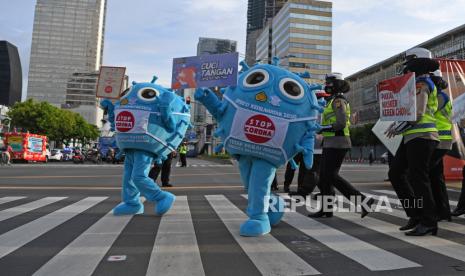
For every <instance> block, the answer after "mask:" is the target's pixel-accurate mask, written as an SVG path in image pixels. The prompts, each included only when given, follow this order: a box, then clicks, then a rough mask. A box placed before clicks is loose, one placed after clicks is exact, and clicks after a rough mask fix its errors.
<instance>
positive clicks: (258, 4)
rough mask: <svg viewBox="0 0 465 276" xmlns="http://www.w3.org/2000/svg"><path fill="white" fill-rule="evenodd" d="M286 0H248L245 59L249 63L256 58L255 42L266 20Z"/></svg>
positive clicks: (252, 62)
mask: <svg viewBox="0 0 465 276" xmlns="http://www.w3.org/2000/svg"><path fill="white" fill-rule="evenodd" d="M286 1H287V0H249V3H248V7H247V38H246V46H245V47H246V49H245V57H246V58H245V59H246V62H247V63H248V64H249V65H253V64H254V63H255V60H256V55H255V53H256V48H255V46H256V42H257V37H258V35H259V34H260V33H261V32H262V29H263V28H264V27H265V25H266V23H267V21H268V20H270V19H271V18H273V16H275V15H276V14H277V13H278V12H279V10H280V9H281V8H282V7H283V5H284V4H285V3H286Z"/></svg>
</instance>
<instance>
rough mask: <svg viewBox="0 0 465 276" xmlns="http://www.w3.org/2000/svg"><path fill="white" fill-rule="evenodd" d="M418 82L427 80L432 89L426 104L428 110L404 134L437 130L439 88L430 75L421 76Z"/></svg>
mask: <svg viewBox="0 0 465 276" xmlns="http://www.w3.org/2000/svg"><path fill="white" fill-rule="evenodd" d="M416 82H417V83H418V82H425V83H426V84H427V85H428V88H429V90H430V91H431V92H430V93H429V95H428V103H427V105H426V112H425V114H423V116H422V117H421V119H420V121H418V123H417V124H416V125H414V126H413V127H412V128H409V129H408V130H406V131H405V132H404V133H402V135H404V136H405V135H409V134H415V133H425V132H437V131H438V129H437V127H436V117H435V113H436V111H437V110H438V90H437V89H436V86H435V85H434V83H433V81H432V80H431V78H430V77H419V78H417V79H416Z"/></svg>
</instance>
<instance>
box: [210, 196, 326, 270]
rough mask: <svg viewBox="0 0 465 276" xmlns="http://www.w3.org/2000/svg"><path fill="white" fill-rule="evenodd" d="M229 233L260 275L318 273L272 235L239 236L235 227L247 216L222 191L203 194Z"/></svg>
mask: <svg viewBox="0 0 465 276" xmlns="http://www.w3.org/2000/svg"><path fill="white" fill-rule="evenodd" d="M205 198H206V199H207V200H208V202H209V203H210V205H211V206H212V208H213V209H214V210H215V212H216V213H217V214H218V216H219V217H220V218H221V220H222V221H223V223H224V224H225V226H226V228H227V229H228V230H229V232H230V233H231V235H232V236H233V237H234V239H235V240H236V241H237V243H238V244H239V245H240V246H241V247H242V249H243V250H244V252H245V253H246V254H247V256H248V257H249V258H250V260H251V261H252V262H253V263H254V264H255V266H256V267H257V269H258V270H259V271H260V272H261V273H262V274H263V275H316V274H320V272H318V270H316V269H315V268H313V267H312V266H311V265H309V264H308V263H307V262H305V261H304V260H302V259H301V258H300V257H299V256H297V255H296V254H295V253H294V252H292V251H291V250H290V249H289V248H287V247H286V246H285V245H284V244H282V243H281V242H279V241H278V240H277V239H276V238H274V237H273V236H272V235H270V234H267V235H263V236H260V237H242V236H240V235H239V228H240V225H241V224H242V222H244V221H245V220H246V219H247V216H246V215H245V214H244V213H243V212H242V211H241V210H239V209H238V208H237V207H236V206H235V205H234V204H232V203H231V202H230V201H229V200H228V199H227V198H226V197H224V196H223V195H206V196H205Z"/></svg>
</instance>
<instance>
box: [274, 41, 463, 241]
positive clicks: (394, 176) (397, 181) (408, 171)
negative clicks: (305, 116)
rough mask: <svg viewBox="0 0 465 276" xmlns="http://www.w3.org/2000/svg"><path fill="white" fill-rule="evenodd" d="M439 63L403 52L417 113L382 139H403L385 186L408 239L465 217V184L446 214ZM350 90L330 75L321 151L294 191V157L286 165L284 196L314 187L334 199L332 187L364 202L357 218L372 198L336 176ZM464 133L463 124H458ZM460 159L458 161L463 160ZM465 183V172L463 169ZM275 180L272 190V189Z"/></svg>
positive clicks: (446, 126) (424, 53) (446, 113)
mask: <svg viewBox="0 0 465 276" xmlns="http://www.w3.org/2000/svg"><path fill="white" fill-rule="evenodd" d="M438 69H439V63H438V62H437V61H435V60H434V59H433V58H432V55H431V52H430V51H428V50H426V49H423V48H414V49H411V50H409V51H408V52H407V55H406V61H405V63H404V69H403V74H407V73H410V72H414V73H415V75H416V105H417V106H416V110H417V120H416V121H413V122H394V123H393V124H392V125H391V126H390V127H389V128H388V129H387V130H386V133H385V134H386V136H387V137H388V138H392V137H394V136H396V135H402V143H401V144H400V147H399V148H398V150H397V152H396V153H395V154H394V155H390V158H389V167H390V168H389V179H388V180H389V181H390V182H391V183H392V186H393V188H394V190H395V192H396V194H397V196H398V198H399V199H400V202H401V203H402V207H403V208H404V210H405V212H406V214H407V216H408V218H409V220H408V222H407V224H406V225H404V226H402V227H400V228H399V230H401V231H407V232H405V234H406V235H409V236H424V235H427V234H433V235H436V234H437V232H438V222H439V221H441V220H447V221H451V217H452V216H460V215H463V214H465V179H464V180H463V183H462V191H461V195H460V199H459V202H458V205H457V207H456V208H455V210H453V211H452V212H451V208H450V205H449V198H448V193H447V188H446V183H445V177H444V173H443V171H444V165H443V157H444V156H445V155H446V153H448V152H449V151H450V150H451V148H452V144H453V143H454V142H459V143H461V142H462V141H463V140H462V141H454V139H453V134H452V129H453V123H452V121H451V117H452V103H451V99H450V97H449V94H448V93H447V92H446V91H445V90H446V89H447V88H448V84H447V82H446V81H445V80H444V79H442V76H441V74H440V71H439V70H438ZM349 90H350V87H349V85H348V83H347V82H346V81H344V80H343V78H342V76H341V75H340V74H336V73H333V74H331V75H328V76H327V77H326V83H325V92H326V93H325V95H320V97H321V96H323V97H324V98H325V99H326V101H327V105H326V107H325V109H324V112H323V114H322V131H321V132H320V133H319V134H318V137H320V138H322V140H323V141H322V148H323V150H322V152H320V151H319V149H318V148H319V146H320V144H319V143H316V146H315V154H314V159H315V163H314V167H313V168H312V170H307V169H305V167H304V166H300V167H299V176H298V181H297V183H298V184H297V191H290V189H289V186H290V183H292V179H293V177H294V171H295V170H296V168H295V166H292V163H293V162H295V163H300V164H301V165H302V162H301V157H299V155H297V156H296V157H295V158H294V160H293V162H289V163H288V165H287V167H286V172H285V175H284V178H285V179H284V191H285V192H288V193H289V194H290V195H299V196H308V195H309V194H311V193H312V192H313V190H314V188H315V187H316V186H318V188H319V190H320V194H314V198H318V197H320V196H334V194H335V192H334V188H336V189H337V190H339V192H340V193H341V194H342V195H343V196H344V197H346V198H348V199H349V198H351V197H353V196H359V198H360V199H361V201H364V202H365V204H363V205H362V206H361V207H362V218H363V217H364V216H366V215H367V214H368V213H369V212H370V211H371V208H370V207H371V205H373V204H374V199H373V198H366V197H365V195H363V194H362V193H360V191H358V190H357V189H356V188H355V187H353V186H352V185H351V184H350V183H349V182H348V181H346V180H345V179H344V178H342V177H341V176H340V175H339V170H340V168H341V164H342V161H343V159H344V156H345V155H346V153H347V151H348V150H349V149H350V148H351V141H350V136H349V126H350V121H349V118H350V106H349V103H348V101H347V99H346V98H345V97H344V94H345V93H347V92H348V91H349ZM458 126H459V127H460V128H461V131H462V133H463V128H464V127H465V120H462V121H461V122H460V124H459V125H458ZM463 158H464V156H462V159H463ZM374 159H375V157H374V152H373V151H370V157H369V161H370V165H371V164H372V163H373V162H374ZM463 176H464V178H465V167H464V170H463ZM277 189H278V185H277V179H276V178H275V180H274V182H273V185H272V190H277ZM309 216H310V217H314V218H315V217H316V218H320V217H332V216H333V212H332V210H324V209H323V208H321V210H320V211H318V212H316V213H311V214H309Z"/></svg>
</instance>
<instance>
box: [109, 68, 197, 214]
mask: <svg viewBox="0 0 465 276" xmlns="http://www.w3.org/2000/svg"><path fill="white" fill-rule="evenodd" d="M155 81H156V77H154V79H153V80H152V82H150V83H133V86H132V87H130V88H128V89H126V90H125V91H124V92H123V93H122V95H121V98H120V99H119V100H118V101H117V102H116V103H115V104H114V105H113V104H112V102H111V101H109V100H103V101H102V102H101V106H102V107H103V108H104V109H105V110H106V111H107V113H108V118H109V120H110V122H111V124H112V130H116V135H115V137H116V143H117V145H118V148H120V150H121V151H124V153H125V154H126V158H125V161H124V175H123V189H122V199H123V202H121V203H120V204H119V205H118V206H116V207H115V208H114V209H113V213H114V214H115V215H129V214H131V215H132V214H140V213H143V212H144V205H143V204H142V203H141V202H140V199H139V197H140V195H141V194H142V195H143V196H144V197H145V198H146V199H147V200H148V201H151V202H154V203H155V213H156V214H157V215H163V214H164V213H166V212H167V211H168V210H169V209H170V208H171V206H172V205H173V202H174V200H175V196H174V195H173V194H171V193H169V192H165V191H162V190H161V189H160V188H159V187H158V185H157V184H156V183H155V182H154V181H153V180H152V179H151V178H149V177H148V172H149V170H150V166H151V164H152V162H158V163H160V162H161V161H162V160H164V159H166V156H167V155H168V154H169V153H171V152H172V151H174V150H176V148H177V147H178V146H179V144H180V143H181V142H182V140H183V138H184V135H185V133H186V130H187V128H188V126H189V124H190V113H189V109H190V108H189V106H188V105H186V103H185V102H184V100H183V99H182V98H181V97H179V96H177V95H176V94H174V93H173V92H172V91H169V90H168V89H166V88H163V87H162V86H160V85H157V84H155Z"/></svg>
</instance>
